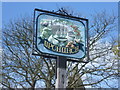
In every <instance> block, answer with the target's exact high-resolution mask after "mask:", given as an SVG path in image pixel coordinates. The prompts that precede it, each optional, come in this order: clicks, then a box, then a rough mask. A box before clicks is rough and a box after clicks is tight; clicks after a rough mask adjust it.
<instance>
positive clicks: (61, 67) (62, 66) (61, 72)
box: [55, 56, 67, 89]
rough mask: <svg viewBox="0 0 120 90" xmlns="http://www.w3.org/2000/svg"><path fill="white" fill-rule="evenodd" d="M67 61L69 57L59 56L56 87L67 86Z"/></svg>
mask: <svg viewBox="0 0 120 90" xmlns="http://www.w3.org/2000/svg"><path fill="white" fill-rule="evenodd" d="M66 63H67V58H66V57H63V56H58V57H57V64H56V65H57V79H56V86H55V88H58V89H59V88H62V89H63V88H66Z"/></svg>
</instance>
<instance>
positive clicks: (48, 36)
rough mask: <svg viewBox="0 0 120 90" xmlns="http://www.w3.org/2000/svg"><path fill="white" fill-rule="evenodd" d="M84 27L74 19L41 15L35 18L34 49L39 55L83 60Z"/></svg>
mask: <svg viewBox="0 0 120 90" xmlns="http://www.w3.org/2000/svg"><path fill="white" fill-rule="evenodd" d="M85 31H86V28H85V25H84V23H82V22H81V21H78V20H76V19H72V18H67V17H60V16H57V15H56V16H55V15H49V14H41V15H39V16H38V17H37V31H36V36H37V37H36V38H37V39H36V43H37V44H36V48H37V49H38V50H39V51H40V52H41V53H45V54H46V53H47V54H52V55H59V56H66V57H71V58H83V57H84V56H85V43H86V39H85V38H86V36H85Z"/></svg>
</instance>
